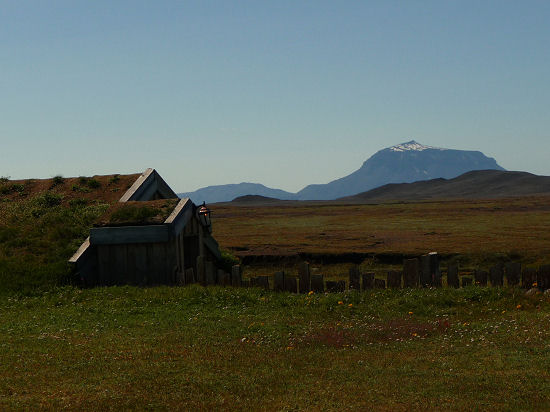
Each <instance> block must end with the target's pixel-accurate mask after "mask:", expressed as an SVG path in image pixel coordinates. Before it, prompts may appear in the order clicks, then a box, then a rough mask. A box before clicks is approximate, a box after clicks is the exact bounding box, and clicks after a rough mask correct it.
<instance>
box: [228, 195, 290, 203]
mask: <svg viewBox="0 0 550 412" xmlns="http://www.w3.org/2000/svg"><path fill="white" fill-rule="evenodd" d="M278 202H281V200H279V199H275V198H273V197H267V196H260V195H245V196H239V197H236V198H235V199H233V200H232V201H231V203H232V204H236V203H238V204H239V205H258V204H267V203H278Z"/></svg>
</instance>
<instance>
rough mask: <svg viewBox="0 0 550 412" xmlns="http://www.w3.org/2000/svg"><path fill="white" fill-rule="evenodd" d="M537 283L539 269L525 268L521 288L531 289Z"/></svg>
mask: <svg viewBox="0 0 550 412" xmlns="http://www.w3.org/2000/svg"><path fill="white" fill-rule="evenodd" d="M536 281H537V269H535V268H524V269H523V272H522V273H521V287H522V288H524V289H531V288H532V287H534V284H535V282H536Z"/></svg>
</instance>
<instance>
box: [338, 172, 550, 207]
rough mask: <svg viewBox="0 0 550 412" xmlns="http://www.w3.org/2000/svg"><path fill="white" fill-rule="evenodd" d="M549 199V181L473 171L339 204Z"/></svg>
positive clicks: (386, 188)
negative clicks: (388, 201) (512, 198)
mask: <svg viewBox="0 0 550 412" xmlns="http://www.w3.org/2000/svg"><path fill="white" fill-rule="evenodd" d="M528 195H550V177H549V176H537V175H534V174H531V173H527V172H508V171H501V170H475V171H471V172H467V173H464V174H463V175H461V176H458V177H455V178H453V179H443V178H438V179H433V180H426V181H419V182H414V183H393V184H387V185H384V186H381V187H377V188H375V189H372V190H369V191H368V192H363V193H359V194H357V195H354V196H348V197H344V198H341V199H339V200H345V201H350V202H359V203H363V202H370V201H387V200H407V201H414V200H428V199H453V198H461V199H468V198H470V199H482V198H499V197H514V196H528Z"/></svg>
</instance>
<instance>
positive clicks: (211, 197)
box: [178, 183, 296, 204]
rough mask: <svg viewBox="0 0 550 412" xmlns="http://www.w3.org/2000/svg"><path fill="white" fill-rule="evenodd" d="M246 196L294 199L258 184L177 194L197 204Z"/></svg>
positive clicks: (236, 185)
mask: <svg viewBox="0 0 550 412" xmlns="http://www.w3.org/2000/svg"><path fill="white" fill-rule="evenodd" d="M246 195H257V196H263V197H269V198H275V199H280V200H294V199H295V198H296V194H295V193H290V192H285V191H284V190H280V189H272V188H270V187H267V186H264V185H262V184H259V183H238V184H229V185H217V186H208V187H203V188H201V189H198V190H195V191H194V192H187V193H179V194H178V196H179V197H181V198H183V197H188V198H190V199H191V200H192V201H193V202H194V203H197V204H200V203H202V202H206V203H216V202H229V201H231V200H233V199H235V198H237V197H241V196H246Z"/></svg>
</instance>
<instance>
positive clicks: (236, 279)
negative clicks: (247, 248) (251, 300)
mask: <svg viewBox="0 0 550 412" xmlns="http://www.w3.org/2000/svg"><path fill="white" fill-rule="evenodd" d="M241 282H242V272H241V265H233V266H232V267H231V285H233V286H241Z"/></svg>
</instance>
